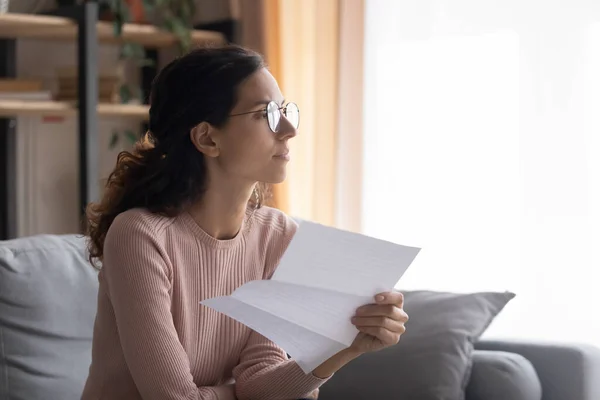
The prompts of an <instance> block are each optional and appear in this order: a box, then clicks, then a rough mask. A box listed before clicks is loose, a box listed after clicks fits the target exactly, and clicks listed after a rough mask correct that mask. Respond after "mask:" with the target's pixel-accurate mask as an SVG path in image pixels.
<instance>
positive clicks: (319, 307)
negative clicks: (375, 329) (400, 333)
mask: <svg viewBox="0 0 600 400" xmlns="http://www.w3.org/2000/svg"><path fill="white" fill-rule="evenodd" d="M419 251H420V249H419V248H415V247H409V246H401V245H397V244H393V243H390V242H386V241H383V240H378V239H374V238H370V237H367V236H364V235H359V234H355V233H350V232H346V231H342V230H338V229H334V228H330V227H326V226H323V225H320V224H316V223H313V222H308V221H300V227H299V229H298V232H296V235H295V236H294V238H293V239H292V241H291V243H290V245H289V247H288V249H287V250H286V252H285V254H284V255H283V257H282V259H281V262H280V264H279V266H278V267H277V270H276V272H275V274H274V275H273V277H272V279H271V280H268V281H252V282H248V283H246V284H245V285H243V286H241V287H239V288H238V289H237V290H236V291H235V292H234V293H233V294H232V295H231V296H227V297H218V298H213V299H209V300H205V301H203V302H202V304H203V305H205V306H207V307H211V308H213V309H215V310H217V311H219V312H221V313H223V314H225V315H228V316H229V317H231V318H233V319H235V320H237V321H239V322H241V323H243V324H245V325H247V326H248V327H250V328H251V329H253V330H255V331H257V332H259V333H260V334H262V335H264V336H265V337H267V338H269V339H270V340H272V341H273V342H274V343H276V344H277V345H278V346H280V347H281V348H283V349H284V350H285V351H286V352H287V353H289V354H290V355H291V356H292V357H293V358H294V359H295V360H296V362H297V363H298V364H299V365H300V367H301V368H302V369H303V370H304V372H306V373H308V372H310V371H312V370H313V369H314V368H316V367H317V366H318V365H320V364H321V363H322V362H323V361H325V360H327V359H328V358H329V357H331V356H332V355H333V354H335V353H337V352H338V351H340V350H342V349H344V348H346V347H348V346H350V344H351V343H352V341H353V340H354V338H355V337H356V334H357V333H358V330H357V329H356V328H355V327H354V326H353V325H352V324H351V323H350V318H351V317H352V315H354V311H355V310H356V308H358V307H360V306H361V305H363V304H367V303H371V302H372V301H373V296H374V295H375V294H377V293H379V292H382V291H387V290H392V289H393V288H394V286H395V285H396V283H397V282H398V281H399V279H400V278H401V277H402V275H403V274H404V272H405V271H406V270H407V269H408V267H409V265H410V264H411V263H412V262H413V260H414V259H415V257H416V256H417V254H418V252H419Z"/></svg>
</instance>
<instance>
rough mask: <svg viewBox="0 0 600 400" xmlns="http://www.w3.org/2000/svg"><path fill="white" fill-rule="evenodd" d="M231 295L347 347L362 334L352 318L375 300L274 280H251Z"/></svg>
mask: <svg viewBox="0 0 600 400" xmlns="http://www.w3.org/2000/svg"><path fill="white" fill-rule="evenodd" d="M231 297H233V298H235V299H237V300H239V301H241V302H243V303H245V304H248V305H251V306H253V307H255V308H256V309H259V310H261V311H265V312H267V313H269V314H272V315H276V316H278V317H279V318H281V319H283V320H285V321H288V322H291V323H293V324H295V325H297V326H302V327H304V328H306V329H308V330H310V331H312V332H315V333H317V334H319V335H322V336H325V337H327V338H329V339H332V340H334V341H336V342H338V343H341V344H344V345H346V346H350V345H351V344H352V342H353V341H354V338H355V337H356V335H357V334H358V330H357V329H356V327H355V326H354V325H352V323H351V322H350V318H351V317H352V315H354V312H355V311H356V309H357V308H358V307H360V306H362V305H363V304H367V303H370V302H372V298H370V297H361V296H354V295H351V294H345V293H340V292H334V291H330V290H324V289H317V288H311V287H308V286H299V285H294V284H292V283H287V282H279V281H273V280H271V281H266V280H265V281H252V282H248V283H247V284H245V285H244V286H242V287H240V288H239V289H238V290H236V291H235V292H234V293H233V294H232V295H231ZM290 354H291V353H290Z"/></svg>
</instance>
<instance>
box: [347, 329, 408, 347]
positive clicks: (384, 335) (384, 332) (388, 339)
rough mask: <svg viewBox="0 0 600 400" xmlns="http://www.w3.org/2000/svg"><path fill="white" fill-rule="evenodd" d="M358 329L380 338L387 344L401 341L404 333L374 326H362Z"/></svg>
mask: <svg viewBox="0 0 600 400" xmlns="http://www.w3.org/2000/svg"><path fill="white" fill-rule="evenodd" d="M357 329H358V330H359V331H361V332H363V333H366V334H367V335H371V336H374V337H376V338H377V339H379V340H380V341H381V342H382V343H384V344H386V345H393V344H396V343H398V341H400V336H401V334H402V333H397V332H392V331H390V330H388V329H385V328H381V327H379V328H376V327H373V326H361V327H357Z"/></svg>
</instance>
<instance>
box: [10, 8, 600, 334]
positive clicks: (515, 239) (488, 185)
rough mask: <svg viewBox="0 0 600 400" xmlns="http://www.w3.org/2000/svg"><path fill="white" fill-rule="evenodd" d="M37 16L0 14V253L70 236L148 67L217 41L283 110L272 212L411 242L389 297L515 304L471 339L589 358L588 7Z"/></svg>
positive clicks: (599, 198) (597, 163)
mask: <svg viewBox="0 0 600 400" xmlns="http://www.w3.org/2000/svg"><path fill="white" fill-rule="evenodd" d="M57 3H69V1H58V2H56V1H54V0H52V1H44V0H12V1H11V0H8V1H7V0H0V11H2V14H0V36H1V37H2V38H3V39H2V40H1V41H0V42H1V47H0V55H2V59H1V60H0V62H1V63H2V65H0V71H1V72H2V74H1V76H3V77H4V78H3V79H1V80H0V116H1V117H2V119H0V156H1V157H2V162H1V164H2V166H1V168H2V178H1V182H0V191H1V192H0V194H1V195H2V200H1V203H0V205H1V206H2V210H1V211H0V213H1V219H0V225H1V232H2V235H3V236H2V237H1V238H0V239H6V238H10V237H23V236H30V235H36V234H40V233H73V232H78V231H79V229H80V217H81V210H82V203H84V202H85V201H86V200H87V201H89V200H92V199H93V197H94V196H97V195H98V194H99V193H100V191H101V190H102V189H101V182H102V179H103V178H106V177H107V175H108V173H109V172H110V171H111V169H112V168H113V166H114V164H115V161H116V156H117V154H118V153H119V151H121V150H125V149H128V148H130V147H131V145H132V143H133V141H135V140H136V139H137V138H138V137H139V135H140V134H141V133H143V132H144V120H145V118H146V116H147V106H146V105H145V104H144V103H145V94H147V88H148V83H149V81H150V80H151V77H152V76H153V74H154V73H155V72H156V69H157V68H160V66H161V65H164V63H165V62H167V61H169V60H170V59H172V58H173V57H175V56H176V55H177V54H178V51H181V49H185V48H189V46H192V47H193V46H201V45H205V44H206V43H212V44H219V43H225V42H227V41H229V42H234V43H238V44H242V45H245V46H248V47H251V48H253V49H255V50H257V51H259V52H261V53H262V54H264V55H265V57H266V59H267V62H268V64H269V67H270V69H271V71H272V72H273V74H274V75H275V77H276V78H277V79H278V81H279V83H280V86H281V88H282V91H283V93H284V95H285V96H286V99H289V100H290V101H294V102H296V103H297V104H298V105H299V107H300V110H301V124H300V134H299V135H298V136H297V138H295V139H294V141H293V143H292V149H291V150H292V161H291V163H290V165H289V175H288V179H287V181H286V182H285V183H284V184H282V185H279V186H277V187H276V188H275V189H274V198H273V204H274V206H276V207H278V208H281V209H282V210H284V211H286V212H287V213H289V214H291V215H293V216H296V217H300V218H305V219H311V220H314V221H317V222H320V223H323V224H327V225H331V226H336V227H339V228H343V229H348V230H351V231H355V232H362V233H365V234H368V235H371V236H375V237H379V238H383V239H386V240H390V241H393V242H396V243H400V244H405V245H411V246H418V247H422V248H423V250H422V251H421V253H420V255H419V256H418V257H417V260H416V261H415V262H414V264H413V265H412V266H411V268H410V269H409V271H408V272H407V274H406V275H405V277H404V278H403V279H402V280H401V281H400V283H399V285H398V288H400V289H432V290H449V291H459V292H460V291H465V292H468V291H488V290H489V291H497V290H500V291H503V290H509V291H513V292H515V293H516V294H517V297H516V298H515V299H514V300H513V301H512V302H511V303H510V304H509V305H508V306H507V308H506V310H505V311H503V313H502V314H501V315H500V316H498V318H497V319H496V320H495V321H494V323H493V325H492V326H491V327H490V329H488V330H487V331H486V335H488V336H498V337H508V338H511V337H516V338H535V339H536V340H544V339H548V340H565V341H578V342H585V343H592V344H596V345H600V314H599V313H598V312H597V306H598V304H600V303H599V301H598V299H597V295H596V293H598V292H596V290H599V289H600V72H599V71H600V3H599V2H597V1H592V0H589V1H586V0H569V1H566V0H559V1H554V2H542V1H538V0H519V1H517V0H505V1H502V2H498V1H491V0H490V1H487V0H485V1H482V0H420V1H418V2H417V1H398V0H301V1H299V0H222V1H219V0H196V1H192V2H191V3H193V7H189V5H185V6H182V4H184V3H185V4H188V3H190V2H186V1H184V0H172V6H173V7H179V8H177V10H179V11H177V12H172V10H171V11H169V9H168V6H167V8H165V9H161V8H160V7H158V8H157V7H153V6H151V5H150V6H149V5H148V4H147V3H148V2H145V1H142V0H140V1H135V0H130V1H122V2H120V3H121V9H117V10H114V9H112V8H111V4H109V3H106V4H103V3H102V2H101V1H100V2H98V3H95V5H94V7H98V15H99V16H100V19H101V20H104V22H102V23H101V25H100V26H99V28H98V30H95V31H94V33H92V34H90V33H89V31H90V29H89V26H88V28H87V31H86V28H85V26H83V27H82V24H81V23H80V22H77V21H80V20H77V19H74V17H73V15H68V13H65V11H64V10H66V9H68V4H67V5H63V4H61V5H62V6H63V8H62V10H63V12H62V14H61V13H57V12H56V10H57V6H58V5H59V4H57ZM70 3H73V1H71V2H70ZM151 3H152V2H151ZM166 3H169V1H167V2H166ZM64 7H67V8H64ZM182 7H183V8H182ZM181 10H184V11H185V12H183V11H181ZM57 14H58V15H57ZM126 21H128V22H129V23H130V24H129V25H121V23H122V22H126ZM78 24H79V25H78ZM94 26H95V25H94ZM192 27H195V28H196V30H193V29H192ZM165 30H170V31H171V32H173V33H171V34H167V33H165V32H164V31H165ZM85 32H88V36H85V35H84V38H85V37H87V39H88V40H91V41H90V42H88V43H87V46H88V47H87V48H86V49H87V50H86V51H84V52H83V53H82V46H86V45H84V44H82V39H81V38H82V34H84V33H85ZM89 35H91V36H89ZM186 46H187V47H186ZM78 49H79V50H78ZM82 64H83V66H82ZM82 75H84V76H83V78H84V79H83V80H82V79H81V78H82ZM93 77H96V78H97V87H96V86H95V84H91V83H89V82H90V80H91V81H93V80H94V79H93ZM85 79H87V81H86V80H85ZM82 84H83V85H85V89H84V88H83V86H82ZM94 93H95V94H96V95H97V96H94ZM85 96H87V97H85ZM82 106H83V107H84V108H85V107H87V110H88V112H86V113H83V114H85V115H83V116H82V113H81V112H78V110H80V109H81V107H82ZM94 109H97V110H98V112H97V113H93V112H91V111H90V110H94ZM82 140H84V141H85V143H86V145H85V146H83V147H82ZM86 146H87V147H86ZM82 154H83V155H82ZM82 174H83V175H84V176H85V177H86V179H82ZM82 185H83V186H82Z"/></svg>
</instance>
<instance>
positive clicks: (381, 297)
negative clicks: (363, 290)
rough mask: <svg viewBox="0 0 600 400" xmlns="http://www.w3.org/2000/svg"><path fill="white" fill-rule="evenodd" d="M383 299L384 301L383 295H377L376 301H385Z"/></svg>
mask: <svg viewBox="0 0 600 400" xmlns="http://www.w3.org/2000/svg"><path fill="white" fill-rule="evenodd" d="M383 299H384V297H383V296H382V295H377V296H376V297H375V300H377V301H383Z"/></svg>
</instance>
